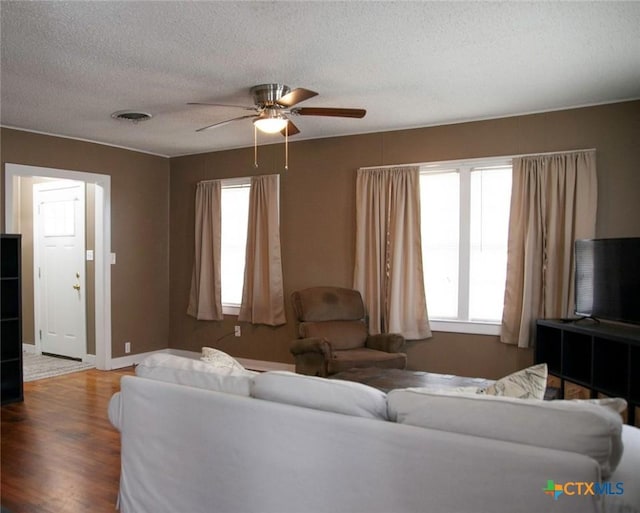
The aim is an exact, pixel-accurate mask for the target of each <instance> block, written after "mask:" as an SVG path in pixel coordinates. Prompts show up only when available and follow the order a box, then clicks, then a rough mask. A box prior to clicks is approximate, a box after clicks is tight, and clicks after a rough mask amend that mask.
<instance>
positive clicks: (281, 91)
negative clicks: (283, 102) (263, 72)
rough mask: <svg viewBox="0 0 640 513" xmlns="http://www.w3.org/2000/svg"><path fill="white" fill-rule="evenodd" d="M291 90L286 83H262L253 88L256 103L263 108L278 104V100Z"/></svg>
mask: <svg viewBox="0 0 640 513" xmlns="http://www.w3.org/2000/svg"><path fill="white" fill-rule="evenodd" d="M290 91H291V89H290V88H289V86H286V85H284V84H261V85H257V86H255V87H252V88H251V94H252V95H253V101H254V103H255V104H256V105H257V106H258V107H260V108H262V109H263V108H265V107H275V106H278V104H277V103H276V102H277V101H278V100H279V99H280V98H282V97H283V96H284V95H285V94H288V93H289V92H290Z"/></svg>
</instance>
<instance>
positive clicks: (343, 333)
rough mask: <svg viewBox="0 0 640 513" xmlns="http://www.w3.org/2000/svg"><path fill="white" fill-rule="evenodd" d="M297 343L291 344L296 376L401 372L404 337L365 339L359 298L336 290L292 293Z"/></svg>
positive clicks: (388, 335) (404, 362)
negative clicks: (381, 370)
mask: <svg viewBox="0 0 640 513" xmlns="http://www.w3.org/2000/svg"><path fill="white" fill-rule="evenodd" d="M291 301H292V302H293V310H294V312H295V314H296V318H297V319H298V322H299V324H298V336H299V337H300V338H299V339H297V340H295V341H294V342H293V343H292V344H291V353H292V354H293V355H294V357H295V362H296V372H297V373H299V374H308V375H312V376H328V375H329V374H335V373H336V372H340V371H343V370H347V369H351V368H353V367H382V368H387V369H404V368H405V367H406V365H407V355H406V354H404V353H401V352H399V351H400V349H401V348H402V346H403V345H404V337H403V336H402V335H397V334H393V333H383V334H380V335H369V333H368V330H367V325H366V324H365V320H364V317H365V311H364V303H363V302H362V296H361V295H360V292H358V291H357V290H351V289H345V288H340V287H311V288H308V289H304V290H299V291H296V292H294V293H293V294H292V295H291Z"/></svg>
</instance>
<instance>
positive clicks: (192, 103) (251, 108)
mask: <svg viewBox="0 0 640 513" xmlns="http://www.w3.org/2000/svg"><path fill="white" fill-rule="evenodd" d="M187 105H209V106H212V107H235V108H238V109H245V110H256V108H255V107H247V106H246V105H231V104H229V103H205V102H188V103H187Z"/></svg>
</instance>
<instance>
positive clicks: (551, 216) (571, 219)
mask: <svg viewBox="0 0 640 513" xmlns="http://www.w3.org/2000/svg"><path fill="white" fill-rule="evenodd" d="M512 187H513V189H512V195H511V215H510V219H509V246H508V256H507V282H506V288H505V298H504V311H503V317H502V333H501V336H500V339H501V340H502V342H505V343H507V344H517V345H518V346H519V347H529V346H531V345H532V341H533V334H534V328H535V321H536V319H540V318H561V317H568V316H571V315H572V313H573V308H574V300H575V299H574V255H573V247H574V241H575V240H576V239H587V238H592V237H594V236H595V226H596V206H597V201H598V193H597V177H596V155H595V151H586V152H574V153H561V154H554V155H541V156H533V157H522V158H515V159H514V160H513V185H512Z"/></svg>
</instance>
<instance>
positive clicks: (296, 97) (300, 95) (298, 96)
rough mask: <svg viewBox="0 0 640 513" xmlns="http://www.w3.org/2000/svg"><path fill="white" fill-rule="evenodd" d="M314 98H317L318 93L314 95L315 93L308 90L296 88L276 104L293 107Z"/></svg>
mask: <svg viewBox="0 0 640 513" xmlns="http://www.w3.org/2000/svg"><path fill="white" fill-rule="evenodd" d="M314 96H318V93H316V92H315V91H310V90H309V89H304V88H302V87H298V88H297V89H294V90H293V91H290V92H289V93H287V94H285V95H284V96H283V97H282V98H280V99H279V100H278V101H277V102H276V103H277V104H278V105H282V106H284V107H293V106H294V105H296V104H297V103H300V102H303V101H305V100H308V99H309V98H313V97H314Z"/></svg>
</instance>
